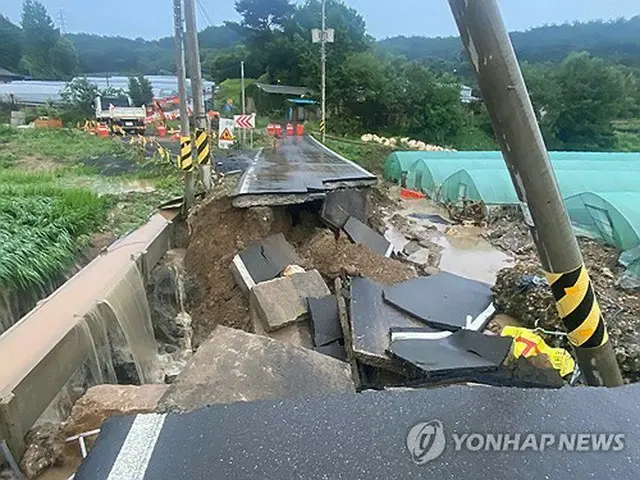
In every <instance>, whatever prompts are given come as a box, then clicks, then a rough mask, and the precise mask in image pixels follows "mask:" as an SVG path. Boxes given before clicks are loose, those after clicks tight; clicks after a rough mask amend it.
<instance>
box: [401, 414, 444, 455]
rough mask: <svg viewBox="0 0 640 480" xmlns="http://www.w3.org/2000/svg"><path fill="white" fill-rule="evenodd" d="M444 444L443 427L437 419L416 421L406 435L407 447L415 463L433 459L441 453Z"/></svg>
mask: <svg viewBox="0 0 640 480" xmlns="http://www.w3.org/2000/svg"><path fill="white" fill-rule="evenodd" d="M446 446H447V440H446V438H445V436H444V427H443V426H442V422H440V421H439V420H432V421H430V422H422V423H418V424H417V425H414V426H413V428H411V430H409V434H408V435H407V449H408V450H409V453H411V459H412V460H413V461H414V463H416V464H417V465H424V464H425V463H429V462H431V461H432V460H435V459H436V458H438V457H439V456H440V455H442V453H443V452H444V449H445V447H446Z"/></svg>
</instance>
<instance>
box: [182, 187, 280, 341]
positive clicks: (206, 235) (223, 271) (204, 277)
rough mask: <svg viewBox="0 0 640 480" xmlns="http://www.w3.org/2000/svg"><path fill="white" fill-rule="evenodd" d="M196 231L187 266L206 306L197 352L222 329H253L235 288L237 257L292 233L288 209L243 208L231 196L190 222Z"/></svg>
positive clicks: (196, 313)
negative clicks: (258, 244)
mask: <svg viewBox="0 0 640 480" xmlns="http://www.w3.org/2000/svg"><path fill="white" fill-rule="evenodd" d="M189 225H190V227H191V229H192V232H191V238H190V241H189V246H188V247H187V254H186V257H185V266H186V268H187V270H188V271H189V273H190V274H191V275H194V276H195V278H196V280H197V282H198V284H199V287H200V297H201V298H200V302H199V304H198V305H197V306H196V307H195V309H194V310H193V311H192V312H191V315H192V317H193V333H194V337H193V341H194V346H195V347H196V348H197V346H199V345H200V344H201V343H202V342H203V341H204V340H206V338H207V337H208V336H209V334H210V333H211V332H212V331H213V329H214V328H215V326H216V325H223V326H226V327H233V328H239V329H242V330H250V328H251V327H250V325H251V321H250V318H249V308H248V302H247V300H246V299H245V297H244V296H243V294H242V291H241V290H240V288H239V287H238V286H237V285H236V284H235V281H234V278H233V275H232V274H231V270H230V268H229V267H230V265H231V262H232V260H233V257H234V256H235V255H236V254H237V253H238V252H240V251H242V250H244V249H245V248H246V247H248V246H249V245H250V244H251V243H253V242H255V241H257V240H260V239H262V238H265V237H267V236H269V235H271V234H275V233H287V232H288V231H289V230H290V228H291V220H290V217H289V215H288V214H287V212H286V210H285V209H268V208H267V209H264V208H255V209H246V210H242V209H237V208H235V207H233V205H231V200H230V199H229V198H227V197H226V196H223V197H218V198H216V197H212V198H209V199H207V200H205V202H203V203H202V204H201V205H200V206H199V208H198V209H197V210H196V211H195V212H194V214H192V216H191V217H190V218H189Z"/></svg>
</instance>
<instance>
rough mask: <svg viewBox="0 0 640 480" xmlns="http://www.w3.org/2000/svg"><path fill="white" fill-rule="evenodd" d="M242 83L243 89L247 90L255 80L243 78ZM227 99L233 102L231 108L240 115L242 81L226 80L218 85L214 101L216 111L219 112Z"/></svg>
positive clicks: (236, 79) (237, 79)
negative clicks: (243, 82) (243, 83)
mask: <svg viewBox="0 0 640 480" xmlns="http://www.w3.org/2000/svg"><path fill="white" fill-rule="evenodd" d="M244 81H245V88H249V87H250V86H251V85H253V84H255V83H256V81H257V80H255V79H253V78H245V80H244ZM229 99H231V100H233V106H234V107H235V109H236V110H237V111H236V114H237V113H240V112H241V111H242V80H241V79H240V78H228V79H226V80H225V81H224V82H222V83H220V85H218V92H217V93H216V97H215V99H214V101H215V108H216V110H218V111H221V110H222V107H224V105H226V103H227V100H229Z"/></svg>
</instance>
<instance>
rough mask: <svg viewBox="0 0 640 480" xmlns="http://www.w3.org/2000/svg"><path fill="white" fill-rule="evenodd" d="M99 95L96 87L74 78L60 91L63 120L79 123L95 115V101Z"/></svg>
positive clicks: (81, 79)
mask: <svg viewBox="0 0 640 480" xmlns="http://www.w3.org/2000/svg"><path fill="white" fill-rule="evenodd" d="M99 94H100V91H99V90H98V87H97V86H96V85H94V84H93V83H91V82H89V80H87V79H86V78H74V79H73V80H72V81H70V82H69V83H67V85H66V86H65V88H64V90H63V91H62V102H63V109H64V111H65V114H66V115H65V116H66V118H65V120H67V121H68V120H71V121H79V120H83V119H86V118H91V117H93V116H94V114H95V99H96V98H97V97H98V95H99Z"/></svg>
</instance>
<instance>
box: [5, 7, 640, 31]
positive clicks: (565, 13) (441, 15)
mask: <svg viewBox="0 0 640 480" xmlns="http://www.w3.org/2000/svg"><path fill="white" fill-rule="evenodd" d="M41 1H42V3H43V4H44V5H45V6H46V7H47V9H48V10H49V14H50V15H51V17H52V18H53V19H54V21H55V22H56V23H59V17H60V14H61V13H62V14H63V15H64V18H65V22H66V27H67V31H69V32H89V33H97V34H101V35H121V36H125V37H143V38H159V37H163V36H167V35H169V34H170V33H171V28H172V23H171V3H172V2H171V0H41ZM198 2H199V3H200V4H201V5H202V7H203V8H204V10H206V12H207V13H208V17H209V18H210V19H211V21H212V22H213V23H214V24H218V23H221V22H223V21H224V20H238V16H237V14H236V12H235V11H234V3H235V2H234V0H198ZM345 2H346V3H347V4H348V5H350V6H352V7H354V8H356V9H357V10H358V11H359V12H360V13H361V14H362V15H363V16H364V19H365V20H366V22H367V26H368V29H369V33H371V34H372V35H373V36H375V37H376V38H385V37H389V36H395V35H426V36H444V35H453V34H454V33H456V30H455V24H454V22H453V18H452V16H451V12H450V10H449V6H448V3H447V1H446V0H345ZM21 5H22V2H21V1H20V0H0V13H2V14H4V15H6V16H8V17H9V18H10V19H11V20H13V21H14V22H19V21H20V10H21ZM500 5H501V7H502V12H503V14H504V17H505V20H506V22H507V26H508V28H509V30H525V29H527V28H530V27H535V26H539V25H543V24H545V23H563V22H567V21H569V22H572V21H575V20H580V21H587V20H594V19H614V18H618V17H631V16H634V15H638V14H640V0H500ZM208 24H209V23H208V20H207V18H206V17H205V16H204V15H203V14H200V16H199V24H198V27H199V28H200V29H202V28H204V27H205V26H207V25H208Z"/></svg>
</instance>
